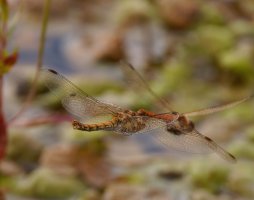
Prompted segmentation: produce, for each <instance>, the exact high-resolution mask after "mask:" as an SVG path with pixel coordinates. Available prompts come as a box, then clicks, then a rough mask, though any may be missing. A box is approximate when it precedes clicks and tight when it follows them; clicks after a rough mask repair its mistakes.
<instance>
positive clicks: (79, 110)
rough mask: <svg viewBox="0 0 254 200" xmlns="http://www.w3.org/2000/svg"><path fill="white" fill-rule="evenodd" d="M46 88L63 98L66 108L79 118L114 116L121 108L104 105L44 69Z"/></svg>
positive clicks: (56, 74) (67, 81) (66, 80)
mask: <svg viewBox="0 0 254 200" xmlns="http://www.w3.org/2000/svg"><path fill="white" fill-rule="evenodd" d="M41 75H42V78H43V79H44V81H45V84H46V86H47V87H48V88H49V89H50V90H51V91H52V92H53V93H54V94H56V95H57V96H59V97H60V98H61V102H62V104H63V106H64V108H65V109H66V110H67V111H68V112H70V113H71V114H73V115H75V116H76V117H78V118H81V119H86V118H89V117H95V116H105V115H114V114H115V113H116V112H119V111H121V108H119V107H117V106H114V105H110V104H106V103H103V102H101V101H99V100H97V99H95V98H93V97H92V96H89V95H88V94H87V93H85V92H84V91H82V90H81V89H79V88H78V87H77V86H75V85H74V84H73V83H72V82H71V81H69V80H68V79H66V78H65V77H64V76H62V75H61V74H59V73H57V72H56V71H54V70H52V69H42V70H41Z"/></svg>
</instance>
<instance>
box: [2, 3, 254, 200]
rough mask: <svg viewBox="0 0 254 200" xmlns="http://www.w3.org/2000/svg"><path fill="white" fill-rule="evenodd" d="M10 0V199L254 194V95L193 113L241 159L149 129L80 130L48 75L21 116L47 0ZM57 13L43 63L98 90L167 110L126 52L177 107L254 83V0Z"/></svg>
mask: <svg viewBox="0 0 254 200" xmlns="http://www.w3.org/2000/svg"><path fill="white" fill-rule="evenodd" d="M7 2H8V6H9V12H10V17H9V18H10V20H9V24H10V27H11V33H10V35H8V45H7V47H6V51H7V52H8V51H9V52H12V51H13V50H14V51H16V52H17V54H18V59H17V61H16V63H15V65H14V66H13V67H12V69H11V70H9V72H8V73H5V74H4V84H3V109H4V116H5V120H6V122H7V123H8V122H10V123H9V124H8V127H7V132H8V145H7V152H6V156H5V158H4V159H3V160H2V161H1V163H0V188H2V189H1V191H2V192H3V194H5V195H6V199H8V200H23V199H28V200H29V199H31V200H34V199H54V200H55V199H60V200H62V199H68V200H97V199H103V200H129V199H131V200H143V199H148V200H150V199H156V200H164V199H165V200H171V199H172V200H183V199H184V200H215V199H216V200H228V199H230V200H232V199H237V200H239V199H242V200H249V199H253V198H254V174H253V169H254V124H253V122H254V113H253V110H254V101H253V100H252V99H251V100H249V101H247V102H245V103H243V104H242V105H239V106H237V107H235V108H232V109H229V110H226V111H223V112H220V113H216V114H211V115H209V116H202V117H195V118H194V117H193V118H192V120H193V121H194V122H195V123H196V126H197V129H198V130H199V131H200V132H201V133H203V134H204V135H207V136H209V137H211V138H212V139H214V140H215V141H216V142H217V143H218V144H220V145H221V146H223V147H224V148H225V149H227V150H228V151H229V152H230V153H232V154H233V155H235V156H236V158H237V160H238V162H237V163H236V164H230V163H227V162H225V161H224V160H221V158H219V157H218V156H217V155H214V154H208V155H207V154H205V155H204V154H200V155H191V154H183V153H178V152H175V151H173V150H168V149H165V148H163V146H161V145H160V144H158V143H157V141H154V140H153V139H152V138H150V137H149V135H145V134H144V135H137V136H131V137H124V136H121V135H117V134H115V133H111V132H103V131H99V132H81V131H76V130H73V129H72V125H71V122H70V121H69V120H70V118H71V116H70V115H69V114H68V113H67V112H66V111H65V110H64V109H63V108H62V106H61V103H60V98H56V97H55V96H54V95H52V94H51V93H50V92H49V91H48V89H47V88H46V87H45V85H44V83H43V81H42V80H41V79H40V78H39V79H38V84H37V93H36V96H35V97H34V98H33V100H32V101H31V103H30V104H29V106H28V109H26V110H25V111H24V112H22V114H21V115H20V116H19V117H18V118H17V119H16V120H15V121H14V122H12V119H13V117H14V116H15V114H16V113H17V112H18V111H19V110H20V109H21V107H22V105H23V104H24V101H25V99H26V97H27V95H28V94H29V91H30V87H31V83H33V78H34V77H35V73H36V63H37V59H38V57H37V56H38V54H37V52H38V48H39V43H40V34H41V33H40V32H41V26H42V22H43V19H42V16H43V7H44V5H45V4H46V1H33V0H22V1H18V0H9V1H7ZM49 12H50V13H49V15H48V17H49V19H48V26H47V28H48V30H47V35H46V41H45V43H44V44H45V47H44V50H45V54H44V59H43V66H46V67H50V68H52V69H54V70H56V71H58V72H59V73H61V74H63V75H65V76H66V77H67V78H68V79H69V80H71V81H72V82H73V83H75V84H76V85H78V86H79V87H80V88H82V89H83V90H84V91H86V92H87V93H88V94H90V95H92V96H94V97H96V98H98V99H100V100H103V101H106V102H109V103H113V104H116V105H119V106H122V107H124V108H128V109H133V110H137V109H139V108H146V109H150V110H153V111H155V112H167V109H166V108H165V110H164V111H159V110H157V108H156V100H154V99H152V98H149V94H148V93H147V92H146V91H142V90H138V89H135V88H132V87H131V84H126V83H125V81H124V79H125V78H126V77H125V76H126V75H125V76H124V74H123V73H122V72H121V68H120V62H119V61H120V60H126V61H128V62H130V63H131V64H133V66H134V67H135V68H136V69H137V71H139V72H140V73H141V74H142V76H143V77H145V79H146V80H147V83H148V84H149V85H150V86H151V88H152V89H153V90H154V92H155V93H156V94H158V95H159V96H160V97H162V98H165V99H167V101H168V102H169V103H170V105H171V107H172V108H173V109H174V110H175V111H178V112H189V111H194V110H198V109H201V108H206V107H211V106H215V105H220V104H223V103H228V102H231V101H234V100H238V99H241V98H243V97H246V96H249V95H251V94H253V93H254V90H253V86H254V65H253V64H254V1H252V0H205V1H204V0H193V1H189V0H121V1H119V0H75V1H71V0H61V1H56V0H55V1H54V0H52V1H51V4H50V9H49ZM2 20H3V18H2ZM0 21H1V19H0ZM127 78H128V77H127Z"/></svg>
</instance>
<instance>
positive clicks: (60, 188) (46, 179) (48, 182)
mask: <svg viewBox="0 0 254 200" xmlns="http://www.w3.org/2000/svg"><path fill="white" fill-rule="evenodd" d="M83 190H85V187H84V185H83V184H82V183H81V182H80V181H79V180H78V179H77V178H75V177H73V176H63V175H59V174H56V173H55V172H54V171H52V170H50V169H47V168H38V169H36V170H35V171H33V173H31V174H30V175H29V176H28V177H24V178H22V179H19V180H18V181H17V183H16V186H15V188H13V189H12V192H14V193H16V194H21V195H25V196H34V197H40V198H54V199H57V198H60V199H63V198H66V197H70V196H72V195H76V194H77V193H78V192H81V191H83Z"/></svg>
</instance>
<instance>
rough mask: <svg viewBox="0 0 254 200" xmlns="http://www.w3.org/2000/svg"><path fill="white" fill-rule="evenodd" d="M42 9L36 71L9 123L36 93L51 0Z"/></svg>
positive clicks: (27, 105)
mask: <svg viewBox="0 0 254 200" xmlns="http://www.w3.org/2000/svg"><path fill="white" fill-rule="evenodd" d="M45 1H46V2H45V4H44V9H43V21H42V29H41V37H40V46H39V49H38V59H37V65H36V72H35V76H34V79H33V82H32V86H31V89H30V91H29V94H28V95H27V98H26V100H25V103H24V104H23V106H22V108H21V109H20V110H19V111H18V112H17V113H16V114H15V115H14V117H12V118H11V119H10V120H9V124H10V123H13V122H14V121H15V120H16V119H17V118H18V117H19V116H20V115H21V114H22V113H23V112H24V111H25V110H26V109H27V108H28V107H29V105H30V104H31V102H32V100H33V98H34V96H35V94H36V86H37V82H38V79H39V74H40V68H41V67H42V62H43V56H44V47H45V40H46V32H47V25H48V16H49V10H50V5H51V0H45Z"/></svg>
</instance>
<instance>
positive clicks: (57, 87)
mask: <svg viewBox="0 0 254 200" xmlns="http://www.w3.org/2000/svg"><path fill="white" fill-rule="evenodd" d="M121 66H122V68H123V70H124V71H125V73H126V74H127V75H128V77H129V80H130V81H132V82H135V83H136V84H137V85H139V86H141V87H143V88H145V89H146V90H147V91H148V92H149V93H150V94H151V95H152V96H153V97H154V98H155V99H157V101H158V103H159V104H160V105H161V106H162V107H164V108H166V109H167V111H168V112H166V113H155V112H152V111H149V110H145V109H142V108H141V109H139V110H137V111H133V110H129V109H124V108H121V107H119V106H116V105H113V104H109V103H105V102H102V101H99V100H98V99H96V98H94V97H92V96H90V95H88V94H87V93H86V92H84V91H83V90H81V89H79V88H78V87H77V86H76V85H75V84H73V83H72V82H71V81H70V80H68V79H67V78H65V77H64V76H63V75H61V74H59V73H58V72H56V71H55V70H53V69H42V70H41V74H42V76H43V78H44V81H45V83H46V86H47V87H48V88H49V90H51V91H52V92H53V93H55V94H56V95H60V97H61V103H62V105H63V107H64V108H65V109H66V110H67V111H68V112H69V113H71V114H72V115H74V116H75V117H76V119H75V120H73V121H72V126H73V129H76V130H80V131H89V132H90V131H99V130H104V131H113V132H116V133H119V134H121V135H125V136H130V135H133V134H141V133H145V134H150V135H152V136H153V137H154V138H156V139H157V140H158V141H160V142H161V143H162V144H163V145H164V146H166V147H168V148H173V149H175V150H179V151H183V152H189V153H194V154H195V153H196V154H199V153H211V152H215V153H217V154H218V155H219V156H220V157H221V158H223V159H224V160H226V161H228V162H231V163H234V162H236V158H235V157H234V156H233V155H232V154H231V153H229V152H227V151H226V150H224V149H223V148H222V147H221V146H219V145H218V144H217V143H216V142H215V141H213V140H212V139H211V138H209V137H207V136H205V135H203V134H201V133H200V132H199V131H198V130H196V127H195V124H194V123H193V121H191V120H190V119H189V117H192V116H201V115H208V114H211V113H215V112H219V111H222V110H225V109H228V108H232V107H234V106H236V105H238V104H240V103H243V102H245V101H247V100H248V99H250V98H251V97H252V96H249V97H246V98H243V99H240V100H237V101H234V102H231V103H228V104H224V105H220V106H215V107H210V108H205V109H201V110H197V111H193V112H187V113H179V112H176V111H173V110H172V109H171V108H170V105H169V103H168V101H166V100H165V99H163V98H161V97H159V96H157V95H156V93H155V92H153V90H152V89H151V88H150V87H149V85H148V84H147V81H146V80H145V79H144V78H143V77H142V76H141V75H140V74H139V72H138V71H137V70H135V68H134V67H133V66H132V65H131V64H129V63H127V62H123V61H122V62H121ZM102 116H109V117H110V118H109V119H108V120H105V121H103V122H98V123H97V122H96V123H84V122H82V120H87V119H91V118H96V117H102Z"/></svg>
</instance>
